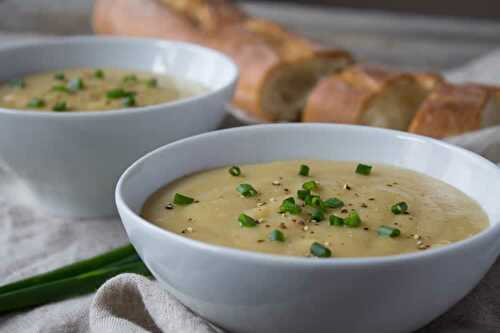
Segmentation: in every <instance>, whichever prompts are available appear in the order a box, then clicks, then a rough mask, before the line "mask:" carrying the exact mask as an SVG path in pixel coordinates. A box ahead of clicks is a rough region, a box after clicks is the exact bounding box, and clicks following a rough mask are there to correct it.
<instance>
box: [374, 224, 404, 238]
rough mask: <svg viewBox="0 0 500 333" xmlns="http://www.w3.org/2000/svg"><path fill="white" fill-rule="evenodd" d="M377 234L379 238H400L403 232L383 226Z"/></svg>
mask: <svg viewBox="0 0 500 333" xmlns="http://www.w3.org/2000/svg"><path fill="white" fill-rule="evenodd" d="M377 233H378V234H379V236H385V237H398V236H399V235H401V231H400V230H399V229H398V228H393V227H387V226H385V225H381V226H380V227H379V228H378V230H377Z"/></svg>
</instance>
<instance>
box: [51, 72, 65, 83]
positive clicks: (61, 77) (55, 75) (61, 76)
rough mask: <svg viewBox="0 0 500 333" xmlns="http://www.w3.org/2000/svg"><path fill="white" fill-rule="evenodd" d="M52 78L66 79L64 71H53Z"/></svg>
mask: <svg viewBox="0 0 500 333" xmlns="http://www.w3.org/2000/svg"><path fill="white" fill-rule="evenodd" d="M54 79H56V80H59V81H64V80H66V75H64V73H62V72H60V73H55V74H54Z"/></svg>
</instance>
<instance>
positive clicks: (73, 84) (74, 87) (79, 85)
mask: <svg viewBox="0 0 500 333" xmlns="http://www.w3.org/2000/svg"><path fill="white" fill-rule="evenodd" d="M68 89H69V90H70V91H72V92H76V91H79V90H82V89H85V84H84V83H83V80H82V79H81V78H79V77H78V78H76V79H73V80H71V81H69V82H68Z"/></svg>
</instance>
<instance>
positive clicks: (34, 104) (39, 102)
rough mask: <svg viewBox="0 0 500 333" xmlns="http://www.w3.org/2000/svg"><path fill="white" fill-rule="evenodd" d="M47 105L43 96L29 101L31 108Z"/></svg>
mask: <svg viewBox="0 0 500 333" xmlns="http://www.w3.org/2000/svg"><path fill="white" fill-rule="evenodd" d="M44 106H45V101H44V100H43V99H42V98H38V97H34V98H32V99H31V100H30V101H29V102H28V107H30V108H37V109H39V108H43V107H44Z"/></svg>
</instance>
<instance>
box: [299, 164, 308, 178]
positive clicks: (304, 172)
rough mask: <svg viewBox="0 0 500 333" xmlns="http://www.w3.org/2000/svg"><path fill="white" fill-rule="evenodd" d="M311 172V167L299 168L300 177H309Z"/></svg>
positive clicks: (303, 165) (302, 166)
mask: <svg viewBox="0 0 500 333" xmlns="http://www.w3.org/2000/svg"><path fill="white" fill-rule="evenodd" d="M309 171H310V169H309V166H307V165H305V164H302V165H301V166H300V168H299V175H301V176H304V177H307V176H309Z"/></svg>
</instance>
